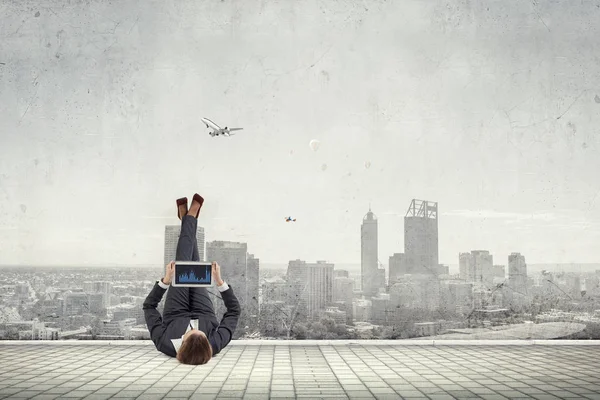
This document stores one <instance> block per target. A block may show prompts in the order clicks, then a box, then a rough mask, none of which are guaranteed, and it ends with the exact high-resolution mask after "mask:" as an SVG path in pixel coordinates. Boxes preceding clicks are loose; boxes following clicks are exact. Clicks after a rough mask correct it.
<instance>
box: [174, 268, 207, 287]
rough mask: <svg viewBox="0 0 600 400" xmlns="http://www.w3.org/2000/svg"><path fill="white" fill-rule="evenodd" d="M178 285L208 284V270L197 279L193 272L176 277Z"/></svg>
mask: <svg viewBox="0 0 600 400" xmlns="http://www.w3.org/2000/svg"><path fill="white" fill-rule="evenodd" d="M178 278H179V279H178V281H179V282H180V283H210V270H209V269H208V268H207V269H206V270H205V275H204V277H198V276H196V274H195V273H194V271H188V272H187V273H183V274H180V275H179V276H178Z"/></svg>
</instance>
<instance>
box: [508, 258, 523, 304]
mask: <svg viewBox="0 0 600 400" xmlns="http://www.w3.org/2000/svg"><path fill="white" fill-rule="evenodd" d="M508 284H509V286H510V288H511V289H513V291H516V292H519V293H521V294H523V295H524V294H526V293H527V264H526V263H525V257H524V256H522V255H521V253H511V254H510V255H509V256H508Z"/></svg>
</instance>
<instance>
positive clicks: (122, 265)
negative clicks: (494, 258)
mask: <svg viewBox="0 0 600 400" xmlns="http://www.w3.org/2000/svg"><path fill="white" fill-rule="evenodd" d="M290 261H296V260H290ZM301 261H305V260H301ZM306 262H312V261H306ZM315 262H316V261H315ZM326 262H327V263H330V264H334V265H356V266H360V265H361V263H360V262H334V261H326ZM260 264H262V265H288V264H289V261H287V262H260ZM440 264H441V265H447V266H457V265H459V264H458V263H452V264H445V263H440ZM526 264H527V265H528V266H529V265H531V266H533V265H563V266H564V265H599V266H600V261H598V262H535V263H526ZM161 265H162V264H161ZM384 265H385V264H384ZM499 265H504V264H499ZM140 266H147V267H152V266H157V267H158V266H159V264H156V265H154V264H152V263H138V264H133V263H129V264H116V263H104V264H0V268H3V267H48V268H49V267H140ZM504 266H506V265H504Z"/></svg>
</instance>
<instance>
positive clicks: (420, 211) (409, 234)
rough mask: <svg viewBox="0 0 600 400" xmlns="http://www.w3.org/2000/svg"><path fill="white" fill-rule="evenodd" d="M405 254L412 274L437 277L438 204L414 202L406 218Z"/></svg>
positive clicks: (422, 201) (423, 201)
mask: <svg viewBox="0 0 600 400" xmlns="http://www.w3.org/2000/svg"><path fill="white" fill-rule="evenodd" d="M404 254H406V257H407V261H408V264H409V269H410V273H412V274H429V273H431V274H433V275H437V271H438V265H439V256H438V203H434V202H430V201H427V200H417V199H413V200H412V202H411V203H410V207H409V208H408V211H407V212H406V216H405V217H404Z"/></svg>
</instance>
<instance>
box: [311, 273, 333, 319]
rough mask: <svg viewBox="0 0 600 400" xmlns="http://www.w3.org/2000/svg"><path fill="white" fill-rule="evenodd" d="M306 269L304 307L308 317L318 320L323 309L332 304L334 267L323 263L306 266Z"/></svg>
mask: <svg viewBox="0 0 600 400" xmlns="http://www.w3.org/2000/svg"><path fill="white" fill-rule="evenodd" d="M307 267H308V271H307V272H308V293H307V294H308V296H307V299H306V300H307V302H306V305H307V307H308V315H309V317H310V318H312V319H318V318H319V317H320V316H321V314H322V313H323V312H324V311H325V308H326V307H327V306H329V305H331V304H332V303H333V268H334V265H333V264H331V263H328V262H325V261H317V262H316V263H315V264H312V263H311V264H307Z"/></svg>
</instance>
